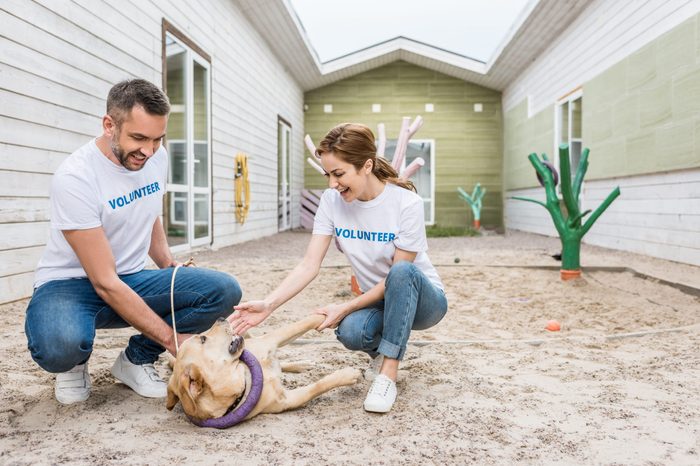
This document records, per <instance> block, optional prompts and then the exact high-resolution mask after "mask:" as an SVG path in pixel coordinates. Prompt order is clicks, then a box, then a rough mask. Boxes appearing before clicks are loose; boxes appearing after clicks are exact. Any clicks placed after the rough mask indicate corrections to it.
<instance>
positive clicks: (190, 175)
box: [166, 31, 214, 253]
mask: <svg viewBox="0 0 700 466" xmlns="http://www.w3.org/2000/svg"><path fill="white" fill-rule="evenodd" d="M166 34H167V36H168V38H169V39H171V40H173V41H174V42H176V43H177V44H178V45H180V46H181V47H182V48H183V49H185V51H186V52H185V53H186V56H185V63H186V71H185V82H186V83H187V85H186V86H185V101H186V104H185V108H188V109H190V112H189V113H188V114H187V115H185V125H186V134H188V135H191V136H192V137H190V138H188V140H187V141H184V140H182V139H177V140H172V141H167V143H168V144H170V143H171V142H172V143H183V142H184V143H185V154H187V183H188V184H187V185H181V184H172V183H168V184H167V186H166V189H167V192H173V193H175V192H178V193H188V196H187V218H188V219H190V221H189V224H188V226H187V238H188V242H186V243H183V244H179V245H175V246H170V249H171V251H172V252H174V253H178V252H183V251H188V250H190V249H191V248H192V247H197V246H202V245H208V244H211V242H212V230H213V226H214V219H213V209H212V201H213V197H212V196H213V186H212V137H211V119H212V114H211V64H210V63H209V62H208V61H207V60H206V59H204V58H203V57H202V56H201V55H199V54H198V53H197V52H195V51H194V50H192V48H191V47H189V46H188V45H187V44H186V43H185V42H183V41H181V40H180V39H179V38H178V37H176V36H175V35H174V34H171V33H170V32H168V31H166ZM193 62H197V64H198V65H200V66H202V67H203V68H205V69H206V70H207V83H206V84H207V89H206V91H205V92H206V95H207V99H206V102H207V108H206V112H207V123H208V124H207V141H206V142H207V179H208V180H209V183H208V184H209V186H208V187H197V186H195V185H194V166H195V163H196V162H198V161H197V160H195V157H194V144H195V143H196V142H202V141H201V140H199V141H195V139H194V137H193V136H194V93H193V92H192V90H193V88H192V83H193V81H194V66H193ZM174 107H175V106H174ZM172 111H177V108H171V112H172ZM180 111H182V110H180ZM166 139H167V138H166ZM195 194H207V195H208V196H209V202H208V203H207V218H208V219H209V222H208V223H209V228H208V234H207V236H203V237H201V238H195V236H194V232H195V225H196V221H195V216H194V204H195ZM171 201H173V202H174V196H172V197H171ZM173 205H174V204H173ZM179 223H180V222H177V223H174V224H179Z"/></svg>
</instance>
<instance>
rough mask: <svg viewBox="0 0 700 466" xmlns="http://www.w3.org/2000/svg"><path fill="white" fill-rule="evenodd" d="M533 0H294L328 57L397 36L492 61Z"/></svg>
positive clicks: (322, 56) (311, 35)
mask: <svg viewBox="0 0 700 466" xmlns="http://www.w3.org/2000/svg"><path fill="white" fill-rule="evenodd" d="M528 1H529V0H349V1H348V0H344V1H340V0H291V3H292V5H293V7H294V9H295V10H296V12H297V15H298V16H299V19H300V20H301V22H302V24H303V25H304V29H305V30H306V33H307V35H308V37H309V39H310V40H311V43H312V45H313V47H314V49H316V52H317V53H318V55H319V57H320V59H321V61H322V62H326V61H329V60H332V59H334V58H337V57H340V56H342V55H346V54H348V53H351V52H354V51H356V50H359V49H362V48H365V47H368V46H370V45H374V44H376V43H378V42H382V41H385V40H387V39H391V38H393V37H396V36H404V37H410V38H411V39H415V40H418V41H420V42H425V43H428V44H430V45H433V46H435V47H440V48H442V49H446V50H449V51H451V52H456V53H459V54H461V55H466V56H468V57H470V58H474V59H477V60H480V61H484V62H485V61H488V59H489V58H490V57H491V54H492V53H493V52H494V51H495V49H496V47H498V45H499V44H500V42H501V40H502V39H503V37H504V36H505V35H506V33H507V32H508V30H509V29H510V27H511V25H512V24H513V22H514V21H515V19H516V18H517V17H518V15H519V13H520V12H521V11H522V10H523V8H524V7H525V5H527V3H528Z"/></svg>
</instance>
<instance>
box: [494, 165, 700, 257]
mask: <svg viewBox="0 0 700 466" xmlns="http://www.w3.org/2000/svg"><path fill="white" fill-rule="evenodd" d="M615 186H619V187H620V191H621V192H622V195H621V196H620V197H618V198H617V199H615V201H614V202H613V203H612V204H611V205H610V207H608V209H607V210H606V211H605V213H604V214H603V215H602V216H601V217H600V218H598V220H597V221H596V223H595V224H594V225H593V227H592V228H591V229H590V230H589V232H588V233H587V234H586V236H584V242H585V243H588V244H595V245H597V246H604V247H608V248H613V249H622V250H625V251H631V252H637V253H641V254H646V255H650V256H654V257H661V258H663V259H668V260H672V261H676V262H684V263H688V264H694V265H700V169H697V170H686V171H682V172H667V173H659V174H655V175H645V176H630V177H626V178H611V179H607V180H595V181H590V182H586V183H585V185H584V187H583V190H582V193H581V207H582V210H583V211H585V210H588V209H592V210H595V209H596V208H598V206H599V205H600V204H601V203H602V202H603V200H604V199H605V198H606V197H607V196H608V194H610V192H611V191H612V190H613V189H614V188H615ZM508 196H522V197H529V198H531V199H537V200H539V201H543V202H544V200H545V195H544V188H532V189H520V190H515V191H511V192H509V193H508ZM505 219H506V225H507V227H508V228H510V229H515V230H523V231H530V232H533V233H540V234H543V235H548V236H557V232H556V230H555V228H554V224H553V223H552V219H551V217H550V216H549V212H548V211H547V210H546V209H545V208H544V207H542V206H539V205H537V204H534V203H531V202H524V201H518V200H514V199H507V200H506V205H505Z"/></svg>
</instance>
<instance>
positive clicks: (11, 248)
mask: <svg viewBox="0 0 700 466" xmlns="http://www.w3.org/2000/svg"><path fill="white" fill-rule="evenodd" d="M162 18H165V19H167V20H168V21H170V22H171V23H172V24H173V25H175V26H176V27H177V28H179V29H180V30H181V31H182V32H183V33H184V34H185V35H186V36H188V37H189V39H191V40H192V41H194V42H195V43H196V44H197V45H199V46H200V47H201V48H202V49H203V50H204V51H205V52H206V53H208V54H209V55H210V56H211V57H212V118H213V119H212V138H213V176H214V181H213V201H214V218H213V233H214V243H213V247H222V246H227V245H230V244H234V243H237V242H241V241H245V240H248V239H252V238H257V237H260V236H265V235H270V234H273V233H275V232H276V231H277V171H276V170H277V168H276V166H277V116H278V115H280V116H282V117H283V118H285V119H286V120H287V121H289V122H291V124H292V139H293V147H292V154H293V159H294V164H293V166H292V173H293V175H292V183H293V185H292V188H293V193H295V194H294V197H293V205H292V211H293V213H294V218H293V225H294V226H297V225H298V224H299V196H298V192H299V190H300V188H301V186H302V184H303V165H302V163H301V162H300V161H301V160H303V158H302V157H301V154H302V151H303V141H302V137H303V112H302V106H303V92H302V91H301V89H300V88H299V86H298V85H297V84H296V82H295V81H294V80H293V79H292V78H291V76H290V75H289V74H288V73H287V72H286V71H285V69H284V67H283V66H282V65H280V63H279V60H278V59H277V58H276V57H275V56H274V54H273V53H272V52H271V51H270V49H269V47H268V46H267V45H266V43H265V42H264V41H263V40H262V38H261V37H260V35H259V34H258V33H257V32H256V31H255V30H254V29H253V27H252V26H251V25H250V24H249V23H248V21H247V20H246V19H245V17H244V16H243V14H242V13H241V12H240V11H239V10H238V8H237V6H236V3H235V2H233V1H229V0H217V1H208V0H194V1H193V0H171V1H155V0H152V1H137V0H124V1H120V2H107V1H101V0H100V1H95V0H73V1H69V0H36V1H30V0H3V1H2V3H0V24H2V28H1V30H2V32H0V50H2V53H1V54H0V303H2V302H7V301H11V300H15V299H19V298H22V297H25V296H28V295H30V294H31V284H32V282H33V270H34V267H35V266H36V263H37V261H38V259H39V256H40V254H41V251H42V250H43V246H44V244H45V243H46V238H47V237H48V220H49V212H48V187H49V181H50V178H51V174H52V173H53V172H54V171H55V170H56V168H57V167H58V165H59V164H60V163H61V162H62V161H63V160H64V159H65V158H66V157H67V156H68V155H69V154H70V153H71V152H72V151H73V150H75V149H77V148H78V147H80V146H81V145H82V144H84V143H85V142H86V141H87V140H89V139H90V138H92V137H94V136H97V135H99V134H100V119H101V116H102V114H103V112H104V105H105V99H106V95H107V92H108V91H109V88H110V87H111V86H112V85H113V84H114V83H116V82H117V81H119V80H121V79H125V78H127V77H134V76H138V77H143V78H146V79H148V80H151V81H152V82H154V83H156V84H158V85H160V84H161V82H162V78H161V60H162V58H161V20H162ZM239 151H240V152H245V153H247V154H248V155H249V160H250V162H249V170H250V182H251V192H252V193H251V200H252V203H251V210H250V214H249V217H248V221H247V222H246V224H245V225H243V226H241V225H239V224H237V223H236V221H235V215H234V209H233V181H232V179H233V160H234V157H235V155H236V153H237V152H239Z"/></svg>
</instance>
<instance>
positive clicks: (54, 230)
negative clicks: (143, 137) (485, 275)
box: [34, 139, 168, 288]
mask: <svg viewBox="0 0 700 466" xmlns="http://www.w3.org/2000/svg"><path fill="white" fill-rule="evenodd" d="M167 171H168V154H167V152H166V150H165V149H164V148H163V147H162V146H161V147H160V148H159V149H158V151H157V152H156V153H155V154H154V155H153V156H152V157H151V158H150V159H149V160H148V161H147V162H146V164H145V165H144V167H143V168H142V169H141V170H139V171H130V170H127V169H126V168H124V167H122V166H121V165H116V164H115V163H114V162H112V161H111V160H109V159H108V158H107V157H105V155H104V154H102V152H101V151H100V149H98V147H97V144H96V143H95V140H94V139H93V140H92V141H90V142H89V143H87V144H85V145H84V146H83V147H81V148H80V149H78V150H77V151H75V152H74V153H73V154H71V155H70V156H69V157H68V158H67V159H66V160H65V161H64V162H63V163H62V164H61V165H60V166H59V167H58V170H56V173H55V174H54V176H53V179H52V180H51V195H50V209H51V210H50V216H51V225H50V233H49V241H48V243H47V245H46V250H45V251H44V254H43V255H42V257H41V260H39V265H38V266H37V270H36V274H35V278H34V287H35V288H36V287H39V286H41V285H43V284H44V283H46V282H49V281H51V280H63V279H67V278H79V277H86V276H87V275H86V273H85V270H83V267H82V266H81V265H80V261H79V260H78V257H77V256H76V255H75V252H74V251H73V249H72V248H71V247H70V245H69V244H68V242H67V241H66V239H65V237H64V236H63V233H62V231H61V230H87V229H90V228H96V227H100V226H101V227H102V228H103V229H104V232H105V234H106V236H107V239H108V240H109V244H110V246H111V248H112V254H114V259H115V261H116V267H117V273H118V274H120V275H121V274H129V273H134V272H138V271H139V270H142V269H143V268H144V267H145V265H146V258H147V257H148V249H149V247H150V244H151V232H152V230H153V223H154V222H155V221H156V218H157V217H158V216H159V215H161V212H162V210H163V195H164V194H165V189H166V188H165V183H166V177H167Z"/></svg>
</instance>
